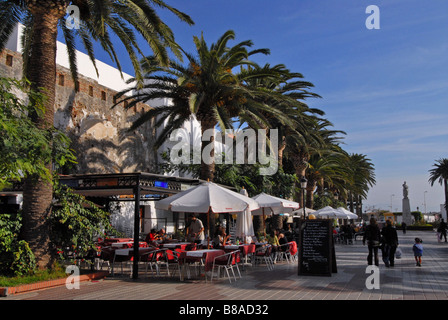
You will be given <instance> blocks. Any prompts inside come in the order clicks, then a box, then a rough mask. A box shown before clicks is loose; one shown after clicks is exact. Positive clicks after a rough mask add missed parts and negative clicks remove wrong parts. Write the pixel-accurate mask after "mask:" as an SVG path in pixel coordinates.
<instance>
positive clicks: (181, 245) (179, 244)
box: [162, 242, 191, 250]
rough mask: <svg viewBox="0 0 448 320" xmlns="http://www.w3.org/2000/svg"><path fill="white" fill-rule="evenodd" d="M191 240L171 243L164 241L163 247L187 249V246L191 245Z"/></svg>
mask: <svg viewBox="0 0 448 320" xmlns="http://www.w3.org/2000/svg"><path fill="white" fill-rule="evenodd" d="M190 244H191V242H171V243H164V244H162V247H163V248H168V249H176V248H177V249H182V250H185V248H186V247H187V246H188V245H190Z"/></svg>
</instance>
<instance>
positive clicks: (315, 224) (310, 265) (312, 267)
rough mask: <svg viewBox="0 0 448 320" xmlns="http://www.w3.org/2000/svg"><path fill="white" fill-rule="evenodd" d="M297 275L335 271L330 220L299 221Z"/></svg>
mask: <svg viewBox="0 0 448 320" xmlns="http://www.w3.org/2000/svg"><path fill="white" fill-rule="evenodd" d="M299 228H300V239H299V271H298V273H299V275H319V276H331V273H332V272H336V257H335V253H334V244H333V226H332V221H331V220H324V219H322V220H321V219H318V220H301V221H300V222H299Z"/></svg>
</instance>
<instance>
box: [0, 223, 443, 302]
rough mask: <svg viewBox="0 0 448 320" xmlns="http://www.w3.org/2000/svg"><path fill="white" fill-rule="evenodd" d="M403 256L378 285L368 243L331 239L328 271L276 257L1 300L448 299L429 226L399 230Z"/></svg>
mask: <svg viewBox="0 0 448 320" xmlns="http://www.w3.org/2000/svg"><path fill="white" fill-rule="evenodd" d="M417 236H418V237H420V238H422V239H423V245H424V255H423V263H422V267H417V266H415V262H414V257H413V253H412V244H413V239H414V238H415V237H417ZM399 241H400V246H401V248H402V251H403V257H402V259H400V260H396V265H395V267H393V268H386V267H385V266H384V264H383V263H380V268H379V270H380V289H371V290H369V289H367V288H366V279H367V278H368V277H369V276H370V273H366V267H367V260H366V257H367V247H366V246H363V245H362V241H360V240H358V241H356V242H355V244H353V245H339V244H338V245H336V260H337V268H338V272H337V273H335V274H333V275H332V276H331V277H317V276H298V275H297V263H293V264H288V263H286V262H281V263H277V264H276V265H275V269H274V271H268V270H267V269H266V268H265V267H264V266H257V267H255V268H252V267H248V268H247V270H246V271H244V272H243V278H242V279H239V280H238V281H236V282H232V283H229V282H228V281H227V280H219V281H213V283H210V282H208V283H205V281H204V280H203V279H202V280H190V281H185V282H180V281H179V280H178V278H177V277H175V278H173V279H166V278H153V277H151V276H148V277H145V275H144V274H142V276H141V278H140V279H139V280H137V281H133V280H131V279H129V278H127V277H125V276H123V277H115V278H111V277H108V278H106V279H105V280H101V281H94V282H89V283H81V286H80V289H78V290H76V289H72V290H68V289H67V288H65V286H63V287H57V288H52V289H45V290H40V291H35V292H31V293H24V294H17V295H13V296H10V297H6V298H0V302H1V301H6V300H190V301H193V300H257V301H268V300H415V299H418V300H421V299H425V300H448V277H447V273H448V244H447V243H445V242H443V243H438V241H437V239H436V234H435V233H434V232H417V231H408V232H407V234H405V235H403V234H402V233H401V231H399Z"/></svg>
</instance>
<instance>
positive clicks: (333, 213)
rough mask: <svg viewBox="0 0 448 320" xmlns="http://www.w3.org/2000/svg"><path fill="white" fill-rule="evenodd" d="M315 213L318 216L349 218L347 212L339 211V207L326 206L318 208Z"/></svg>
mask: <svg viewBox="0 0 448 320" xmlns="http://www.w3.org/2000/svg"><path fill="white" fill-rule="evenodd" d="M313 214H314V215H315V216H316V217H328V218H339V219H344V218H347V215H346V214H345V213H342V212H341V211H338V210H337V209H333V208H332V207H330V206H326V207H324V208H322V209H319V210H316V211H315V212H314V213H313Z"/></svg>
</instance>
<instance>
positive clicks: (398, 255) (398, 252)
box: [395, 248, 402, 259]
mask: <svg viewBox="0 0 448 320" xmlns="http://www.w3.org/2000/svg"><path fill="white" fill-rule="evenodd" d="M401 255H402V251H401V249H400V248H397V250H396V251H395V258H396V259H401Z"/></svg>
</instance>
